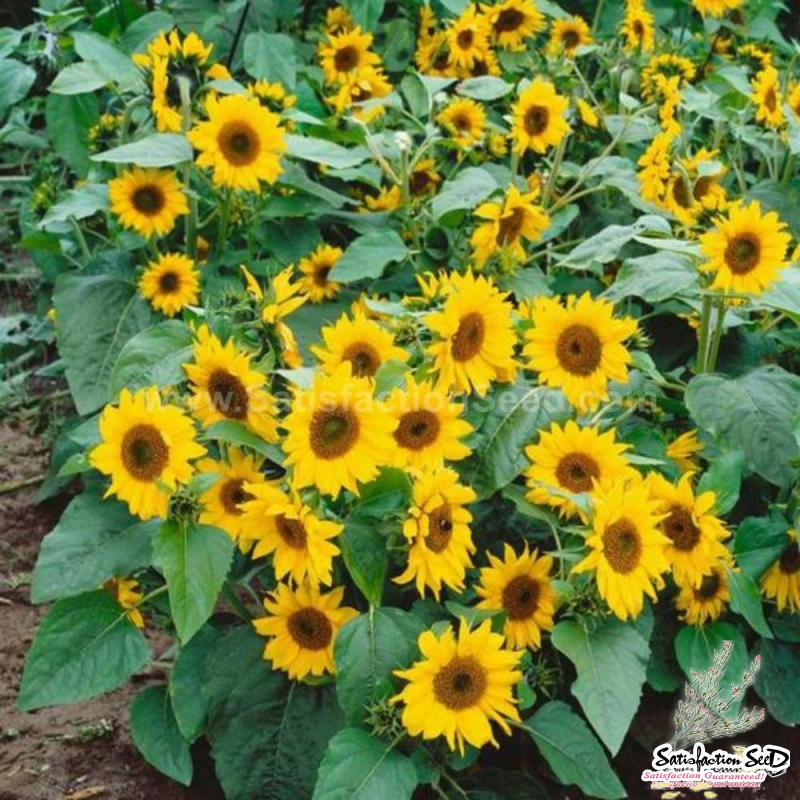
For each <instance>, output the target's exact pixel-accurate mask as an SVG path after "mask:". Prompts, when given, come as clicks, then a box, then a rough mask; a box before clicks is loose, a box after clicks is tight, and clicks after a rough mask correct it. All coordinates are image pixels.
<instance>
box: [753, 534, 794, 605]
mask: <svg viewBox="0 0 800 800" xmlns="http://www.w3.org/2000/svg"><path fill="white" fill-rule="evenodd" d="M787 535H788V537H789V543H788V544H787V545H786V549H785V550H784V551H783V553H782V554H781V557H780V558H779V559H778V560H777V561H776V562H775V563H774V564H773V565H772V566H771V567H770V568H769V569H768V570H767V571H766V572H765V573H764V577H763V578H761V591H762V592H763V594H764V597H766V598H767V599H768V600H775V602H776V603H777V605H778V611H783V609H784V608H788V609H789V611H791V612H792V613H794V612H796V611H798V610H800V545H798V543H797V531H796V530H790V531H788V534H787Z"/></svg>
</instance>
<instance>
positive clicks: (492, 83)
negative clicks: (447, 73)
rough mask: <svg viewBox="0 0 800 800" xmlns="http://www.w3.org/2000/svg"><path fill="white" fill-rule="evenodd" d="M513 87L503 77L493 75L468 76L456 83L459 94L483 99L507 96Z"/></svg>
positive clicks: (474, 98)
mask: <svg viewBox="0 0 800 800" xmlns="http://www.w3.org/2000/svg"><path fill="white" fill-rule="evenodd" d="M513 88H514V87H513V86H512V85H511V84H510V83H506V82H505V81H504V80H503V79H502V78H495V77H493V76H492V75H481V76H479V77H477V78H467V80H465V81H461V83H458V84H456V92H457V93H458V94H460V95H462V96H463V97H471V98H472V99H473V100H482V101H487V100H497V99H498V98H500V97H505V96H506V95H507V94H508V93H509V92H510V91H512V90H513Z"/></svg>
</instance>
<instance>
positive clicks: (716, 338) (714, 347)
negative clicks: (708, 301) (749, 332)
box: [706, 297, 726, 372]
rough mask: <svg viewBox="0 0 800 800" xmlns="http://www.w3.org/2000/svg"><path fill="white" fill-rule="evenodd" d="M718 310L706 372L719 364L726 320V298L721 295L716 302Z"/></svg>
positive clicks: (711, 370)
mask: <svg viewBox="0 0 800 800" xmlns="http://www.w3.org/2000/svg"><path fill="white" fill-rule="evenodd" d="M715 309H716V312H717V316H716V320H715V322H714V330H713V332H712V335H711V344H710V346H709V347H710V352H709V356H708V361H707V362H706V372H713V371H714V368H715V367H716V366H717V356H718V355H719V343H720V341H721V340H722V331H723V323H724V322H725V310H726V309H725V298H724V297H720V298H719V299H718V300H717V302H716V303H715Z"/></svg>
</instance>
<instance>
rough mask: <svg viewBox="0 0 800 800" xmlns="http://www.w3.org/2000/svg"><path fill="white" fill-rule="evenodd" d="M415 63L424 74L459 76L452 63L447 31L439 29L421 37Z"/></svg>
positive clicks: (448, 76) (443, 76)
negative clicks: (426, 37) (424, 38)
mask: <svg viewBox="0 0 800 800" xmlns="http://www.w3.org/2000/svg"><path fill="white" fill-rule="evenodd" d="M423 8H424V6H423ZM414 63H415V64H416V65H417V69H418V70H419V72H420V73H421V74H422V75H432V76H435V77H440V78H455V77H457V76H456V70H455V69H453V67H452V66H451V65H450V51H449V49H448V47H447V32H446V31H437V32H436V33H435V34H434V35H433V36H431V37H430V38H429V39H427V40H423V39H419V40H418V41H417V49H416V52H415V53H414Z"/></svg>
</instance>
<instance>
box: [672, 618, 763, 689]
mask: <svg viewBox="0 0 800 800" xmlns="http://www.w3.org/2000/svg"><path fill="white" fill-rule="evenodd" d="M726 640H728V641H731V642H733V649H732V651H731V656H730V659H729V660H728V665H727V672H726V674H727V675H728V678H729V679H730V680H738V679H739V678H741V676H742V673H743V672H744V671H745V670H746V669H747V667H748V665H749V663H750V662H749V659H748V657H747V645H746V644H745V641H744V636H742V633H741V631H740V630H739V629H738V628H737V627H736V626H735V625H731V624H730V623H729V622H711V623H709V624H708V625H703V626H701V627H699V628H697V627H695V626H694V625H687V626H686V627H684V628H683V629H681V630H680V631H679V632H678V635H677V636H676V637H675V655H676V656H677V658H678V664H680V666H681V669H682V670H683V672H684V675H686V677H687V678H688V679H689V680H691V676H692V671H693V670H694V671H696V672H706V670H708V669H709V668H710V667H712V666H713V664H714V651H715V650H721V649H722V643H723V642H724V641H726Z"/></svg>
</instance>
